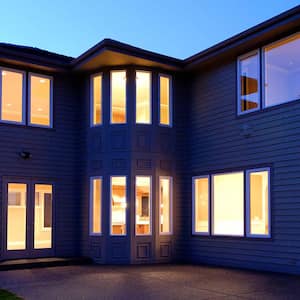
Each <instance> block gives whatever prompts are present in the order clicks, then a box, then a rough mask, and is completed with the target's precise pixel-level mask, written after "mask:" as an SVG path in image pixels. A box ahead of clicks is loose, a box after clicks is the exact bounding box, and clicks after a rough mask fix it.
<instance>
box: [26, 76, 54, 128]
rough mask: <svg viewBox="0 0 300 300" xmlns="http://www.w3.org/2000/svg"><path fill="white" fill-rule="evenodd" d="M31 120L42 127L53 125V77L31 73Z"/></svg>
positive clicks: (31, 122)
mask: <svg viewBox="0 0 300 300" xmlns="http://www.w3.org/2000/svg"><path fill="white" fill-rule="evenodd" d="M29 95H30V96H29V106H30V108H29V122H30V124H31V125H36V126H41V127H51V126H52V78H51V77H48V76H44V75H35V74H30V75H29Z"/></svg>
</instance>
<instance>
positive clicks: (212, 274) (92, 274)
mask: <svg viewBox="0 0 300 300" xmlns="http://www.w3.org/2000/svg"><path fill="white" fill-rule="evenodd" d="M0 288H4V289H8V290H10V291H12V292H14V293H16V294H17V295H19V296H21V297H23V298H24V299H39V300H48V299H51V300H53V299H70V300H71V299H72V300H76V299H81V300H89V299H129V300H132V299H142V300H145V299H156V300H157V299H164V300H167V299H189V300H191V299H264V300H267V299H284V300H287V299H300V276H289V275H282V274H270V273H259V272H251V271H241V270H233V269H225V268H214V267H206V266H191V265H151V266H149V265H148V266H147V265H146V266H94V265H89V266H67V267H52V268H42V269H32V270H15V271H2V272H0Z"/></svg>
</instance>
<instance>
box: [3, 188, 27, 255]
mask: <svg viewBox="0 0 300 300" xmlns="http://www.w3.org/2000/svg"><path fill="white" fill-rule="evenodd" d="M26 207H27V185H26V184H25V183H8V185H7V250H24V249H26Z"/></svg>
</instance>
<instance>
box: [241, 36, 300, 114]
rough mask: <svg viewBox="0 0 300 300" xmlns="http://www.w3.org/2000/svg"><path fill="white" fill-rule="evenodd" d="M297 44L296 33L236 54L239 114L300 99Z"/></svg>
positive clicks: (299, 61) (299, 39)
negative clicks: (251, 50)
mask: <svg viewBox="0 0 300 300" xmlns="http://www.w3.org/2000/svg"><path fill="white" fill-rule="evenodd" d="M299 48H300V33H296V34H294V35H292V36H289V37H287V38H284V39H282V40H279V41H276V42H274V43H272V44H270V45H267V46H265V47H263V48H262V50H261V54H260V51H259V50H257V51H254V52H251V53H249V54H246V55H244V56H241V57H239V59H238V113H239V114H244V113H248V112H252V111H255V110H259V109H260V108H261V107H262V108H266V107H271V106H274V105H278V104H282V103H286V102H290V101H293V100H298V99H300V85H299V84H298V82H299V80H300V60H299ZM260 70H261V71H262V74H261V72H260ZM260 77H261V78H262V82H260ZM261 95H262V97H261Z"/></svg>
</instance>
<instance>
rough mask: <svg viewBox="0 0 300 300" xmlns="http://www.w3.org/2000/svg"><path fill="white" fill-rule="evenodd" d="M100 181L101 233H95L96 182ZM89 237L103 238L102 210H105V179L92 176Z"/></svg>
mask: <svg viewBox="0 0 300 300" xmlns="http://www.w3.org/2000/svg"><path fill="white" fill-rule="evenodd" d="M95 179H100V182H101V191H100V232H93V223H94V199H93V198H94V184H93V183H94V180H95ZM89 195H90V197H89V235H90V236H102V235H103V224H102V221H103V220H102V215H103V214H102V208H103V177H102V176H91V177H90V193H89Z"/></svg>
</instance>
